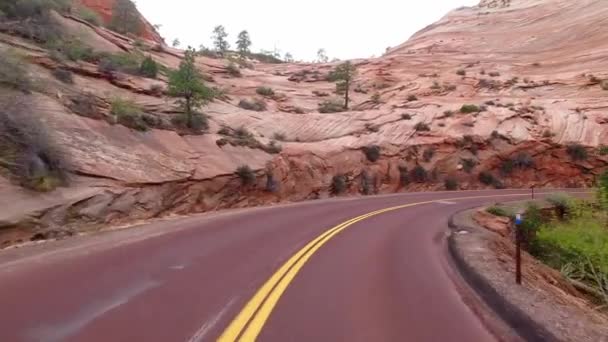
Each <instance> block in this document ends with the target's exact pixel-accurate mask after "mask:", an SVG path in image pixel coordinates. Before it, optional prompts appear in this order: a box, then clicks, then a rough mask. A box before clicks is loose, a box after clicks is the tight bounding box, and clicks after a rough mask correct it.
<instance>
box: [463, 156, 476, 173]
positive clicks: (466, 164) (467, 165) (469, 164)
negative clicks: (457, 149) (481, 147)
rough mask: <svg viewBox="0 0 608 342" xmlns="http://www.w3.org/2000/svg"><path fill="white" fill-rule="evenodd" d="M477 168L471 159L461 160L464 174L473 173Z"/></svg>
mask: <svg viewBox="0 0 608 342" xmlns="http://www.w3.org/2000/svg"><path fill="white" fill-rule="evenodd" d="M476 166H477V162H476V161H475V160H473V159H469V158H466V159H462V169H463V170H464V171H465V172H466V173H471V172H473V169H475V167H476Z"/></svg>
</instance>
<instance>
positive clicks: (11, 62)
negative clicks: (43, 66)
mask: <svg viewBox="0 0 608 342" xmlns="http://www.w3.org/2000/svg"><path fill="white" fill-rule="evenodd" d="M0 85H3V86H6V87H9V88H12V89H16V90H20V91H23V92H30V91H31V89H32V87H33V83H32V81H31V79H30V77H29V76H28V72H27V65H26V64H25V63H24V62H23V61H22V60H21V58H20V57H19V56H18V55H17V54H15V53H12V52H10V51H9V52H6V51H3V52H0Z"/></svg>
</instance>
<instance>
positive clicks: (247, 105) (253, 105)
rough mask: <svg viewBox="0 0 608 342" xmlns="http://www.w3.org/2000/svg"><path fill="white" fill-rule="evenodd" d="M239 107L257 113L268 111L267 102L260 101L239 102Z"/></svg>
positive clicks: (244, 100)
mask: <svg viewBox="0 0 608 342" xmlns="http://www.w3.org/2000/svg"><path fill="white" fill-rule="evenodd" d="M239 107H241V108H243V109H246V110H252V111H255V112H263V111H265V110H266V109H267V106H266V102H264V101H263V100H260V99H253V100H246V99H243V100H241V101H240V102H239Z"/></svg>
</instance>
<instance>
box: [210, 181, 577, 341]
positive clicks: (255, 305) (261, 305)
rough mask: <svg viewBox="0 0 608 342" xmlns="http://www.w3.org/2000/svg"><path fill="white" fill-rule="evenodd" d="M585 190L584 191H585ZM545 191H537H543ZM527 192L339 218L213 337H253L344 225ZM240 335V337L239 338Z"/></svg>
mask: <svg viewBox="0 0 608 342" xmlns="http://www.w3.org/2000/svg"><path fill="white" fill-rule="evenodd" d="M585 193H586V192H585ZM543 194H548V193H538V195H543ZM529 195H530V193H520V194H504V195H491V196H489V195H485V196H470V197H457V198H447V199H437V200H432V201H425V202H416V203H410V204H405V205H400V206H396V207H390V208H385V209H380V210H376V211H374V212H371V213H368V214H364V215H361V216H358V217H355V218H353V219H350V220H348V221H346V222H343V223H341V224H339V225H337V226H335V227H333V228H331V229H329V230H328V231H326V232H325V233H323V234H321V235H320V236H319V237H317V238H316V239H314V240H313V241H311V242H310V243H308V244H307V245H306V246H304V247H303V248H302V249H300V250H299V251H298V252H297V253H296V254H294V255H293V256H292V257H291V258H290V259H289V260H287V261H286V262H285V263H284V264H283V265H282V266H281V268H279V270H277V271H276V272H275V273H274V274H273V275H272V276H271V277H270V279H268V281H266V282H265V283H264V285H262V287H261V288H260V289H259V290H258V291H257V292H256V293H255V295H254V296H253V297H252V298H251V299H250V300H249V302H247V304H246V305H245V307H244V308H243V309H242V310H241V312H239V314H238V315H237V317H236V318H235V319H234V320H233V321H232V322H231V323H230V325H229V326H228V327H227V328H226V330H225V331H224V332H223V334H222V335H221V336H220V337H219V339H218V340H217V341H218V342H234V341H237V340H238V341H244V342H250V341H255V340H256V338H257V337H258V335H259V334H260V332H261V331H262V328H263V327H264V324H265V323H266V321H267V320H268V318H269V317H270V314H271V313H272V311H273V309H274V307H275V306H276V304H277V303H278V301H279V299H280V298H281V296H282V294H283V293H284V292H285V290H286V289H287V287H288V286H289V284H290V283H291V282H292V281H293V279H294V278H295V277H296V275H297V274H298V272H299V271H300V269H301V268H302V267H303V266H304V265H305V264H306V262H307V261H308V259H310V257H312V255H313V254H314V253H315V252H316V251H317V250H319V249H320V248H321V247H322V246H323V245H325V244H326V243H327V242H328V241H329V240H330V239H332V238H333V237H334V236H336V235H337V234H339V233H340V232H342V231H344V230H345V229H347V228H348V227H350V226H352V225H354V224H355V223H357V222H360V221H363V220H365V219H367V218H370V217H372V216H376V215H380V214H383V213H386V212H390V211H395V210H399V209H404V208H409V207H413V206H419V205H423V204H429V203H435V202H439V201H448V200H450V201H454V200H466V199H480V198H492V197H517V196H529ZM239 335H240V338H239Z"/></svg>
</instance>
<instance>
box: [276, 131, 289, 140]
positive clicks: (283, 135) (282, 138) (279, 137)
mask: <svg viewBox="0 0 608 342" xmlns="http://www.w3.org/2000/svg"><path fill="white" fill-rule="evenodd" d="M273 139H274V140H277V141H285V140H286V137H285V134H283V133H278V132H277V133H275V134H274V135H273Z"/></svg>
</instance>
